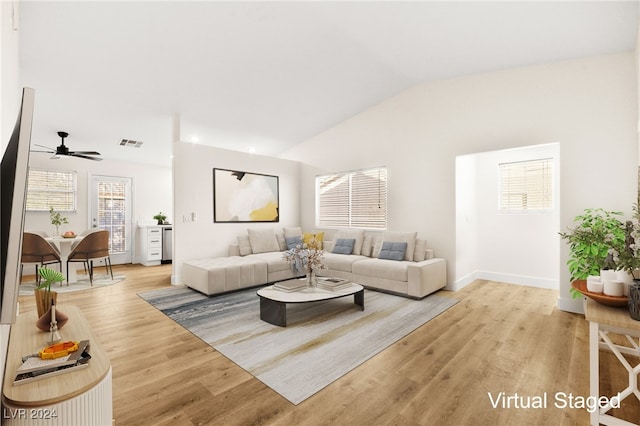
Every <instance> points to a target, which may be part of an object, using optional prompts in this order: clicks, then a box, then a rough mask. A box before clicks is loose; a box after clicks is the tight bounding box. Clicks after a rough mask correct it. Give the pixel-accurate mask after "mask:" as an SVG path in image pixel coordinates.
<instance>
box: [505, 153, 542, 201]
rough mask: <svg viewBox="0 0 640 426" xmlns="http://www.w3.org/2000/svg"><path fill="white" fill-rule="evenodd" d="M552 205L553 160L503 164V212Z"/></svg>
mask: <svg viewBox="0 0 640 426" xmlns="http://www.w3.org/2000/svg"><path fill="white" fill-rule="evenodd" d="M552 208H553V159H551V158H545V159H540V160H530V161H520V162H513V163H502V164H500V211H502V212H516V211H531V210H550V209H552Z"/></svg>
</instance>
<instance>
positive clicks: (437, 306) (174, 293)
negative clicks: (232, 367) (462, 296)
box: [139, 287, 457, 404]
mask: <svg viewBox="0 0 640 426" xmlns="http://www.w3.org/2000/svg"><path fill="white" fill-rule="evenodd" d="M139 296H140V297H142V298H143V299H144V300H146V301H147V302H149V303H150V304H151V305H153V306H155V307H156V308H157V309H159V310H160V311H162V312H163V313H164V314H165V315H167V316H168V317H170V318H172V319H173V320H174V321H176V322H177V323H179V324H180V325H182V326H183V327H185V328H186V329H187V330H189V331H190V332H191V333H193V334H195V335H196V336H198V337H199V338H200V339H202V340H203V341H204V342H206V343H207V344H209V345H210V346H212V347H213V348H214V349H216V350H217V351H218V352H220V353H222V354H223V355H225V356H226V357H227V358H229V359H230V360H231V361H233V362H235V363H236V364H237V365H239V366H240V367H242V368H243V369H245V370H246V371H248V372H249V373H251V374H252V375H253V376H255V377H256V378H257V379H258V380H260V381H262V382H263V383H264V384H266V385H267V386H269V387H270V388H271V389H273V390H275V391H276V392H278V393H279V394H280V395H282V396H283V397H284V398H286V399H287V400H289V401H290V402H292V403H293V404H299V403H300V402H302V401H304V400H305V399H307V398H308V397H310V396H311V395H313V394H315V393H316V392H318V391H319V390H321V389H322V388H324V387H325V386H327V385H329V384H330V383H332V382H333V381H335V380H337V379H339V378H340V377H342V376H343V375H345V374H346V373H348V372H349V371H351V370H352V369H354V368H356V367H357V366H359V365H360V364H362V363H363V362H365V361H366V360H367V359H369V358H371V357H373V356H374V355H376V354H378V353H379V352H381V351H382V350H384V349H385V348H387V347H388V346H390V345H392V344H393V343H395V342H397V341H398V340H400V339H401V338H403V337H404V336H406V335H407V334H409V333H411V332H412V331H413V330H415V329H416V328H418V327H420V326H421V325H423V324H425V323H426V322H428V321H429V320H431V319H433V318H435V317H436V316H437V315H439V314H441V313H442V312H444V311H446V310H447V309H448V308H450V307H451V306H453V305H455V304H456V303H457V301H456V300H453V299H449V298H446V297H440V296H436V295H432V296H429V297H427V298H425V299H422V300H419V301H418V300H411V299H407V298H404V297H398V296H392V295H389V294H385V293H380V292H376V291H366V290H365V310H364V312H363V311H361V310H360V309H359V306H356V305H355V304H354V303H353V297H344V298H340V299H333V300H327V301H323V302H315V303H302V304H290V305H288V306H287V327H278V326H274V325H271V324H269V323H266V322H264V321H261V320H260V302H259V298H258V296H257V295H256V290H255V289H249V290H243V291H239V292H236V293H231V294H226V295H221V296H216V297H207V296H205V295H203V294H201V293H198V292H196V291H194V290H191V289H190V288H188V287H171V288H167V289H162V290H155V291H151V292H145V293H140V294H139Z"/></svg>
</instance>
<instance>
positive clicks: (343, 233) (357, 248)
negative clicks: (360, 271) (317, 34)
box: [336, 229, 364, 254]
mask: <svg viewBox="0 0 640 426" xmlns="http://www.w3.org/2000/svg"><path fill="white" fill-rule="evenodd" d="M339 238H348V239H350V238H354V239H355V240H356V243H355V245H354V246H353V254H360V253H361V252H362V243H363V242H364V231H363V230H357V229H340V230H338V235H337V236H336V239H339Z"/></svg>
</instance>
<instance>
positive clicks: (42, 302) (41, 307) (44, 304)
mask: <svg viewBox="0 0 640 426" xmlns="http://www.w3.org/2000/svg"><path fill="white" fill-rule="evenodd" d="M34 292H35V296H36V308H37V309H38V318H40V317H42V316H43V315H44V314H45V313H47V311H48V310H49V308H50V307H51V299H53V301H54V302H55V303H56V304H57V303H58V293H56V292H55V291H46V290H35V291H34ZM47 294H48V295H49V297H48V300H47Z"/></svg>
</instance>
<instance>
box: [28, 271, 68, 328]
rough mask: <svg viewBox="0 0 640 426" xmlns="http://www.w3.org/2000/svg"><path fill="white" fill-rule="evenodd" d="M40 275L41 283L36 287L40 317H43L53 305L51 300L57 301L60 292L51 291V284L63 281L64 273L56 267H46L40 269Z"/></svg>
mask: <svg viewBox="0 0 640 426" xmlns="http://www.w3.org/2000/svg"><path fill="white" fill-rule="evenodd" d="M38 275H39V276H40V284H39V285H38V287H36V289H35V295H36V308H37V309H38V318H40V317H42V316H43V315H44V314H45V313H47V311H48V310H49V308H50V307H51V301H52V300H53V301H54V302H55V301H57V297H58V293H56V292H55V291H51V284H53V283H57V282H59V283H62V281H64V275H62V273H60V272H58V271H56V270H55V269H49V268H46V267H43V268H40V269H39V270H38Z"/></svg>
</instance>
